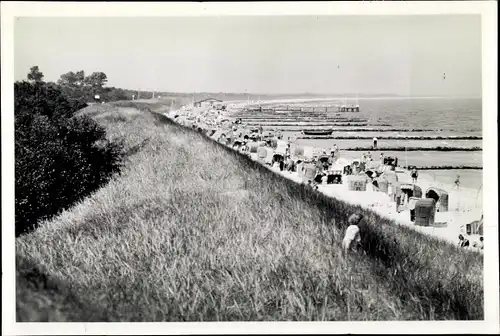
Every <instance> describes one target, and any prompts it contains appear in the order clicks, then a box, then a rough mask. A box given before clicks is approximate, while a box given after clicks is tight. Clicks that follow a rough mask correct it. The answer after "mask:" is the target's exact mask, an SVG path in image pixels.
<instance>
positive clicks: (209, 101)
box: [194, 98, 222, 107]
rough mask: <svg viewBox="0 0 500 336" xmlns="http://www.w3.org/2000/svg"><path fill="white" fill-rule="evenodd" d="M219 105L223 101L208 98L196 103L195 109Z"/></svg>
mask: <svg viewBox="0 0 500 336" xmlns="http://www.w3.org/2000/svg"><path fill="white" fill-rule="evenodd" d="M218 103H222V100H219V99H215V98H206V99H202V100H198V101H196V102H194V107H212V106H214V105H216V104H218Z"/></svg>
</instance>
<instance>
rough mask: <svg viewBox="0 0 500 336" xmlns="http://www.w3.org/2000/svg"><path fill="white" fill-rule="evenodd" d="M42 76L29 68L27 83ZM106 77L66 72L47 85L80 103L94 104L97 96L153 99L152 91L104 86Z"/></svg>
mask: <svg viewBox="0 0 500 336" xmlns="http://www.w3.org/2000/svg"><path fill="white" fill-rule="evenodd" d="M43 79H44V74H43V73H42V72H41V71H40V69H39V67H38V66H33V67H31V68H30V72H29V73H28V81H30V82H31V83H41V82H43V81H44V80H43ZM107 83H108V76H107V75H106V74H105V73H104V72H101V71H96V72H92V73H91V74H90V75H86V74H85V71H84V70H79V71H76V72H75V71H68V72H66V73H64V74H62V75H61V76H60V77H59V79H58V80H57V82H55V83H52V82H48V84H52V85H58V86H59V87H60V89H61V91H62V92H64V94H65V95H66V96H68V97H69V98H71V99H74V100H77V101H79V102H81V103H89V102H95V101H96V100H95V96H96V95H98V96H99V101H105V102H110V101H118V100H132V99H134V98H135V99H137V98H141V99H150V98H152V97H153V92H152V91H138V90H129V89H121V88H116V87H113V86H106V84H107ZM161 94H163V95H166V93H158V94H157V95H156V96H158V95H161Z"/></svg>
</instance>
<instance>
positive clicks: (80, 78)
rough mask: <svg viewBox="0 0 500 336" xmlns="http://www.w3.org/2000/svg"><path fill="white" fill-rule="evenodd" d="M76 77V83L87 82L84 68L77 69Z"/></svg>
mask: <svg viewBox="0 0 500 336" xmlns="http://www.w3.org/2000/svg"><path fill="white" fill-rule="evenodd" d="M75 77H76V85H78V86H83V85H84V84H85V72H84V71H83V70H80V71H77V72H76V74H75Z"/></svg>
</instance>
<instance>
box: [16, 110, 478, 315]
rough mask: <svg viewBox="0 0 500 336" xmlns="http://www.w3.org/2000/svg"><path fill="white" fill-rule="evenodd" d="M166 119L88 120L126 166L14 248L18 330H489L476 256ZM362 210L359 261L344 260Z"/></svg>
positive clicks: (135, 113)
mask: <svg viewBox="0 0 500 336" xmlns="http://www.w3.org/2000/svg"><path fill="white" fill-rule="evenodd" d="M165 108H166V107H165V106H162V104H161V103H157V104H156V105H148V104H147V103H142V104H139V103H134V102H124V103H116V104H114V105H108V104H104V105H94V106H91V107H88V108H86V109H84V110H83V111H82V113H84V114H88V115H91V116H93V117H94V118H95V119H96V120H98V121H99V122H100V123H101V124H103V125H104V126H105V127H106V129H107V131H108V137H109V138H110V139H111V140H115V141H120V140H122V141H124V143H125V146H126V148H127V149H128V157H127V162H126V165H125V168H124V169H123V170H122V172H121V175H120V176H116V177H115V178H114V179H113V180H112V181H111V182H110V183H109V184H108V185H106V186H105V187H103V188H102V189H100V190H99V191H97V192H96V193H94V194H93V195H92V196H90V197H88V198H87V199H85V200H84V201H82V202H81V203H79V204H78V205H76V206H75V207H73V208H72V209H70V210H69V211H65V212H63V213H62V214H61V215H60V216H58V217H56V218H55V219H53V220H51V221H48V222H46V223H44V225H42V226H41V227H40V228H39V229H38V230H36V231H35V232H33V233H31V234H28V235H24V236H21V237H20V238H18V239H17V240H16V255H17V268H18V289H17V304H18V307H17V308H18V309H17V314H18V321H131V322H132V321H148V322H149V321H151V322H153V321H217V320H218V321H260V320H267V321H277V320H280V321H281V320H315V321H317V320H337V321H338V320H340V321H341V320H436V319H482V318H483V314H484V312H483V259H482V255H481V254H479V253H476V252H472V251H463V250H459V249H457V248H456V247H455V246H452V245H449V244H446V243H443V242H442V241H438V240H436V239H433V238H431V237H428V236H424V235H422V234H420V233H417V232H415V231H413V230H411V229H408V228H405V227H401V226H397V225H396V224H395V223H394V222H392V221H389V220H386V219H381V218H380V217H379V216H378V215H376V214H374V213H372V212H370V211H367V210H361V208H360V207H356V206H351V205H349V204H346V203H344V202H341V201H339V200H335V199H332V198H328V197H326V196H324V195H322V194H319V193H316V192H314V191H312V190H310V189H308V188H306V187H304V186H301V185H298V184H296V183H294V182H291V181H289V180H287V179H285V178H284V177H281V176H278V175H276V174H274V173H273V172H271V171H269V170H268V169H266V168H264V167H262V166H260V165H259V164H257V163H255V162H253V161H252V160H250V159H249V158H247V157H244V156H242V155H239V154H237V153H235V152H233V151H231V150H229V149H228V148H226V147H224V146H222V145H220V144H218V143H215V142H213V141H211V140H209V139H207V138H206V137H205V136H203V135H202V134H199V133H196V132H195V131H193V130H189V129H185V128H182V127H181V126H179V125H176V124H174V123H172V122H171V121H170V120H169V119H168V118H166V117H164V116H162V115H160V114H156V113H154V112H155V111H156V112H158V111H159V112H161V111H163V110H164V109H165ZM355 211H361V212H363V213H364V214H365V216H366V221H367V228H366V231H365V232H364V241H363V246H362V247H363V249H362V250H363V252H359V253H356V254H353V255H352V256H348V257H347V258H344V257H342V255H341V250H340V245H341V240H342V238H343V236H342V235H343V230H344V229H345V221H346V219H347V217H348V216H349V215H350V214H351V213H353V212H355ZM33 312H36V315H34V314H33Z"/></svg>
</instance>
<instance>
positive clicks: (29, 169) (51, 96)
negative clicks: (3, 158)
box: [14, 82, 122, 237]
mask: <svg viewBox="0 0 500 336" xmlns="http://www.w3.org/2000/svg"><path fill="white" fill-rule="evenodd" d="M14 94H15V178H16V187H15V188H16V189H15V193H16V195H15V206H16V210H15V231H16V237H17V236H18V235H20V234H22V233H25V232H28V231H30V230H32V229H34V228H35V226H36V223H37V222H38V221H40V220H42V219H46V218H49V217H51V216H53V215H55V214H57V213H58V212H60V211H61V210H63V209H65V208H67V207H69V206H71V205H72V204H74V203H75V202H76V201H78V200H80V199H81V198H82V197H84V196H86V195H88V194H89V193H91V192H93V191H95V190H96V189H98V188H99V187H100V186H101V185H102V184H103V183H106V182H107V181H108V180H109V178H110V177H111V175H112V174H113V173H116V172H118V171H119V169H120V165H121V155H122V148H121V146H120V145H117V144H114V143H110V142H108V141H107V140H106V133H105V130H104V128H102V127H101V126H100V125H98V124H97V123H96V122H95V121H94V120H93V119H91V118H90V117H87V116H83V117H81V116H78V117H76V116H74V114H75V112H76V111H78V109H80V108H81V107H82V106H83V104H82V103H81V102H79V101H77V100H70V99H68V98H67V97H66V95H65V94H64V93H63V92H62V91H61V90H60V89H59V88H58V87H57V85H55V84H51V83H48V84H47V83H35V84H31V83H28V82H17V83H15V84H14Z"/></svg>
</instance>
